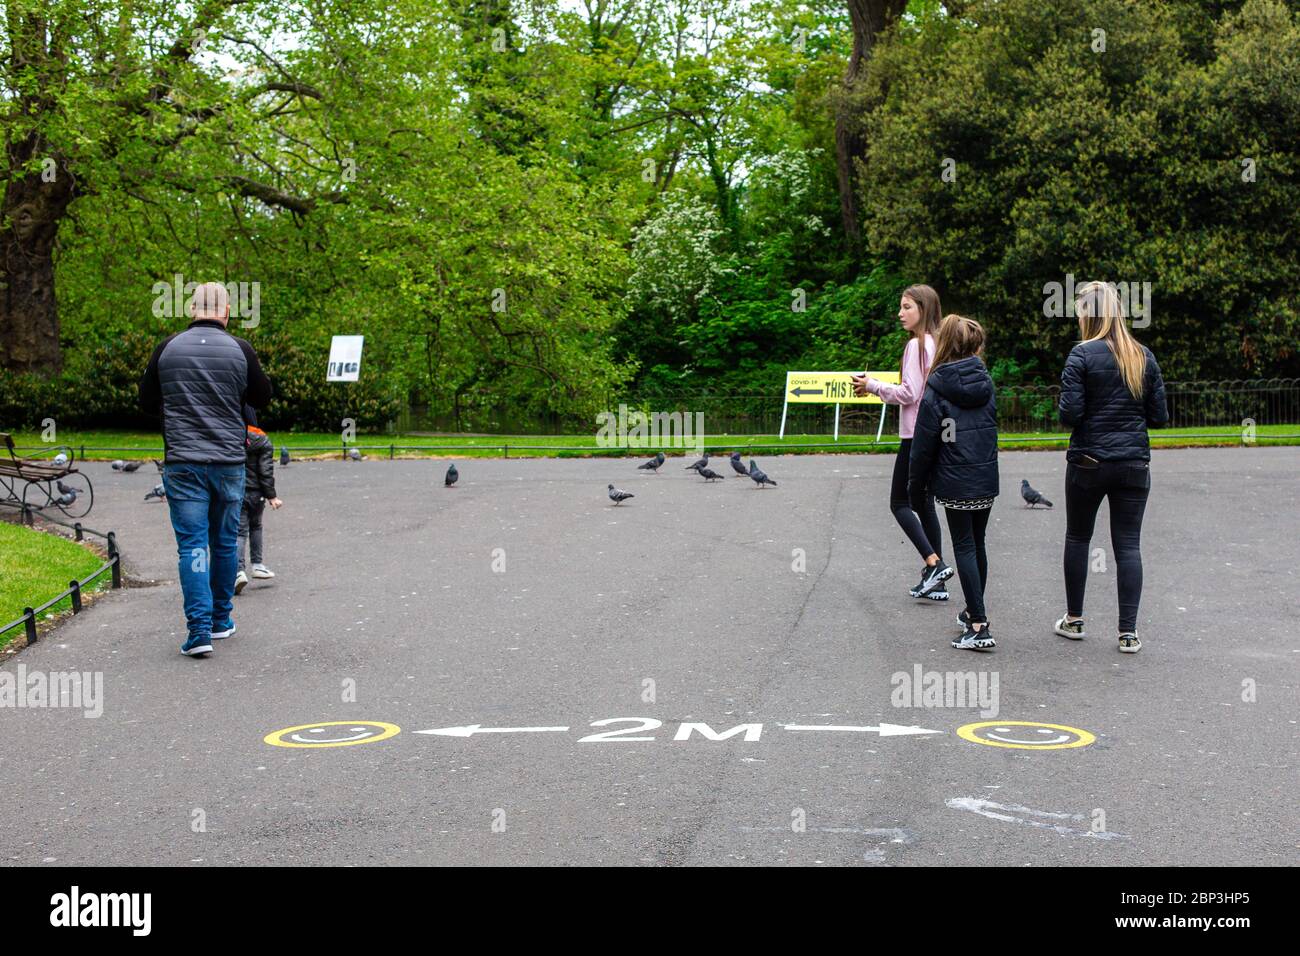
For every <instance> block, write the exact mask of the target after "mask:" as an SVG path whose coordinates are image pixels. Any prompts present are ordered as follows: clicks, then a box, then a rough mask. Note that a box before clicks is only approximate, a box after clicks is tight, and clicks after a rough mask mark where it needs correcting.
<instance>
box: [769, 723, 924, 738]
mask: <svg viewBox="0 0 1300 956" xmlns="http://www.w3.org/2000/svg"><path fill="white" fill-rule="evenodd" d="M784 729H785V730H833V731H840V732H843V733H858V734H863V733H867V734H880V736H882V737H901V736H904V735H906V734H941V733H943V731H942V730H926V729H925V728H923V727H903V726H900V725H899V724H881V725H880V726H879V727H848V726H844V725H840V724H785V725H784Z"/></svg>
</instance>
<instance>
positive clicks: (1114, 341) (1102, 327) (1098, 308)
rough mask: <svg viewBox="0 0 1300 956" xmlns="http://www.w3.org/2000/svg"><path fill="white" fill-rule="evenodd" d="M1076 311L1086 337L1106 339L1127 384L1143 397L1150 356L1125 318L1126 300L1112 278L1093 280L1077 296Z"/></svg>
mask: <svg viewBox="0 0 1300 956" xmlns="http://www.w3.org/2000/svg"><path fill="white" fill-rule="evenodd" d="M1074 312H1075V315H1077V316H1078V317H1079V333H1080V334H1081V335H1082V336H1083V341H1085V342H1093V341H1096V340H1097V339H1102V340H1103V341H1104V342H1105V343H1106V345H1107V347H1108V348H1109V349H1110V351H1111V354H1112V355H1114V356H1115V364H1117V365H1118V366H1119V370H1120V374H1122V375H1123V376H1124V384H1125V385H1127V386H1128V390H1129V392H1130V393H1131V394H1132V395H1133V397H1134V398H1138V399H1140V398H1141V397H1142V388H1143V382H1144V380H1145V379H1146V372H1147V356H1146V352H1144V351H1143V350H1142V346H1140V345H1138V343H1137V339H1135V338H1133V334H1132V333H1131V332H1129V330H1128V325H1127V324H1125V322H1124V303H1123V302H1122V301H1121V300H1120V297H1119V292H1118V290H1116V288H1115V287H1114V286H1113V285H1111V284H1110V283H1109V282H1089V283H1087V284H1086V285H1084V286H1082V287H1080V289H1079V292H1078V295H1076V296H1075V300H1074Z"/></svg>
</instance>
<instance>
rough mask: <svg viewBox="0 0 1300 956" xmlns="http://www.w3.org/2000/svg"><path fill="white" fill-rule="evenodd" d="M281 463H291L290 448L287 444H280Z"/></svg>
mask: <svg viewBox="0 0 1300 956" xmlns="http://www.w3.org/2000/svg"><path fill="white" fill-rule="evenodd" d="M280 464H281V465H287V464H289V449H288V447H287V446H285V445H281V446H280Z"/></svg>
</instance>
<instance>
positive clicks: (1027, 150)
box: [861, 0, 1300, 379]
mask: <svg viewBox="0 0 1300 956" xmlns="http://www.w3.org/2000/svg"><path fill="white" fill-rule="evenodd" d="M1224 6H1225V7H1228V8H1231V7H1232V6H1233V5H1224ZM1213 7H1214V5H1207V4H1193V3H1184V2H1173V0H1171V2H1160V3H1150V2H1144V3H1129V2H1123V0H1055V2H1052V3H1042V2H1041V0H1001V2H996V3H993V2H985V3H978V4H972V5H970V6H969V7H968V8H967V11H966V14H965V19H963V20H962V21H961V22H960V23H958V22H956V21H947V20H943V19H942V18H939V19H931V20H928V21H925V20H922V21H918V22H917V23H916V24H915V25H914V26H911V27H909V26H907V25H904V26H903V27H902V28H901V29H900V30H899V31H898V32H897V33H895V34H893V35H892V36H891V37H890V39H889V41H888V42H886V43H884V44H882V45H881V46H880V47H879V48H878V49H877V50H876V52H875V54H874V55H873V60H872V66H871V79H872V84H873V85H872V87H871V89H869V90H868V91H867V94H866V96H865V100H864V102H863V103H862V104H861V108H862V117H863V121H864V123H865V126H866V128H867V130H868V140H869V142H870V150H869V154H868V156H867V157H866V160H865V162H864V163H863V164H862V166H861V169H862V175H863V179H862V182H863V189H862V193H863V204H862V205H863V209H864V216H865V220H866V228H867V232H868V234H869V236H870V240H871V246H872V249H873V250H874V251H875V252H876V253H877V254H880V255H883V256H886V257H887V258H890V259H892V260H894V261H896V262H898V263H899V264H900V266H901V268H902V269H903V270H904V271H906V272H907V273H909V274H914V275H917V276H918V277H919V276H929V277H930V280H929V281H930V283H931V284H932V285H935V286H936V287H938V288H939V289H940V291H941V292H942V293H943V295H944V304H945V306H947V307H949V308H952V309H958V310H964V311H967V312H969V314H971V315H973V316H974V317H976V318H978V319H980V320H981V321H982V322H983V323H984V324H985V326H986V327H987V328H988V330H989V332H990V335H991V341H990V345H989V351H990V354H991V355H992V356H993V357H994V358H995V359H996V358H998V357H1013V358H1015V359H1016V360H1017V361H1018V362H1019V363H1021V364H1022V365H1023V366H1026V367H1030V363H1031V362H1033V361H1035V360H1036V361H1037V362H1038V366H1037V368H1038V370H1039V371H1040V372H1041V373H1045V377H1046V378H1048V379H1051V378H1053V377H1054V373H1055V369H1056V368H1057V367H1059V362H1060V357H1061V355H1062V354H1064V352H1065V351H1066V350H1067V349H1068V348H1069V346H1070V343H1071V342H1072V341H1073V340H1075V339H1077V336H1078V329H1077V326H1076V325H1075V323H1074V322H1073V320H1072V319H1070V318H1069V317H1060V318H1057V317H1054V316H1049V315H1045V312H1044V301H1045V298H1046V296H1045V290H1044V286H1045V284H1047V283H1052V282H1055V283H1061V284H1064V283H1065V282H1066V277H1067V275H1073V276H1074V277H1075V279H1076V281H1077V282H1078V283H1082V282H1084V281H1086V280H1089V279H1104V280H1110V281H1115V282H1149V283H1150V284H1151V297H1152V303H1151V305H1152V308H1151V316H1150V325H1149V327H1148V328H1145V329H1141V330H1140V331H1139V332H1138V335H1139V338H1141V339H1142V340H1143V341H1144V342H1145V343H1147V344H1149V345H1150V346H1151V347H1152V348H1153V349H1154V351H1155V353H1156V355H1157V357H1158V358H1159V359H1160V361H1161V364H1162V367H1163V368H1164V371H1165V374H1166V377H1169V378H1184V379H1190V378H1202V377H1204V378H1227V377H1242V378H1245V377H1256V376H1259V377H1265V376H1274V375H1295V374H1297V372H1300V352H1298V351H1297V349H1296V345H1295V342H1296V338H1297V336H1298V335H1300V255H1297V252H1296V246H1295V241H1294V236H1293V235H1292V233H1293V231H1294V230H1293V229H1287V228H1279V226H1280V224H1282V223H1294V222H1295V215H1296V209H1297V208H1300V22H1298V21H1297V14H1296V13H1295V12H1294V10H1293V9H1288V7H1287V6H1286V5H1284V4H1282V3H1279V2H1276V0H1247V2H1246V3H1244V4H1242V5H1240V8H1239V9H1237V10H1235V11H1234V12H1228V13H1224V14H1216V11H1215V10H1214V9H1212V8H1213ZM1216 15H1221V16H1222V19H1221V20H1219V21H1218V22H1216V21H1215V20H1214V17H1215V16H1216ZM945 171H948V172H949V175H948V176H947V177H945V176H944V175H943V174H944V172H945Z"/></svg>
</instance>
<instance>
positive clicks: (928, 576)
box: [917, 559, 956, 600]
mask: <svg viewBox="0 0 1300 956" xmlns="http://www.w3.org/2000/svg"><path fill="white" fill-rule="evenodd" d="M954 573H956V572H954V571H953V569H952V568H950V567H948V565H946V564H944V563H943V559H940V560H938V561H936V562H935V563H934V564H933V565H931V566H930V567H928V568H926V569H925V574H923V575H922V576H921V587H920V593H919V594H918V595H917V597H929V596H930V592H931V591H933V590H934V589H935V588H937V587H938V586H939V585H940V584H943V582H944V581H947V580H948V579H949V578H950V577H952V576H953V574H954ZM939 600H944V599H943V598H940V599H939Z"/></svg>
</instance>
